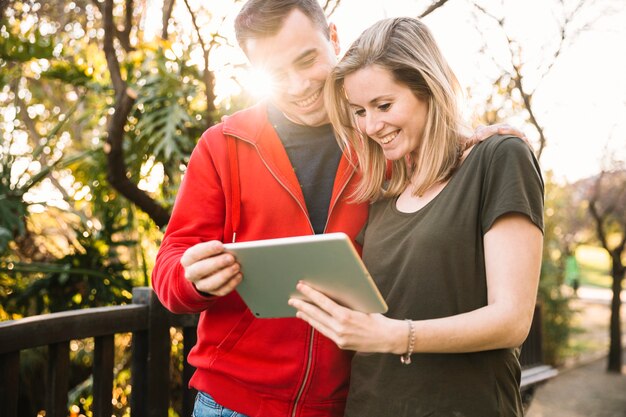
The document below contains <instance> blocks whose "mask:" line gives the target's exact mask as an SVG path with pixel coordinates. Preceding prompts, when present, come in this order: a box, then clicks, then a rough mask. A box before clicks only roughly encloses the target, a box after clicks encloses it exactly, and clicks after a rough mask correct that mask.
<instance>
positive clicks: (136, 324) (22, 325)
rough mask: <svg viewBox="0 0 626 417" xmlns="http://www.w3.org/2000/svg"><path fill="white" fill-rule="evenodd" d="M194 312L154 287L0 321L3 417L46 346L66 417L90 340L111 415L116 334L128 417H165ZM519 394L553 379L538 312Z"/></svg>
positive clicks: (58, 415) (186, 371)
mask: <svg viewBox="0 0 626 417" xmlns="http://www.w3.org/2000/svg"><path fill="white" fill-rule="evenodd" d="M197 321H198V318H197V316H195V315H175V314H172V313H170V312H168V311H167V310H166V309H165V308H164V307H163V306H162V305H161V303H160V302H159V300H158V299H157V297H156V295H155V294H154V292H153V291H152V289H151V288H147V287H138V288H135V289H134V290H133V304H130V305H124V306H111V307H100V308H90V309H83V310H74V311H67V312H61V313H52V314H44V315H40V316H34V317H27V318H24V319H21V320H13V321H5V322H0V378H2V379H1V381H2V382H1V384H0V417H16V416H18V415H19V414H18V413H19V410H18V394H19V374H20V352H21V351H23V350H26V349H31V348H35V347H40V346H47V348H48V368H47V372H46V387H47V388H46V392H45V410H46V417H67V415H68V414H69V413H68V404H67V403H68V392H69V388H70V387H69V386H68V382H69V365H70V356H69V352H70V342H71V341H73V340H80V339H85V338H90V337H93V338H94V341H95V349H94V358H93V370H92V374H93V398H94V402H93V405H92V410H93V417H110V416H111V414H112V411H113V410H112V403H111V400H112V388H113V369H114V365H115V364H114V349H115V346H114V336H115V335H116V334H120V333H132V343H131V349H132V360H131V384H132V393H131V396H130V407H131V413H132V415H133V416H149V417H167V415H168V408H169V406H170V396H171V394H172V393H170V348H171V338H170V327H177V328H181V329H182V332H183V338H184V343H183V345H184V355H185V358H187V354H188V353H189V349H190V348H191V347H192V346H193V345H194V344H195V342H196V325H197ZM520 361H521V363H522V367H523V372H522V390H523V392H524V393H525V397H526V398H528V397H529V395H530V396H532V392H533V391H534V388H535V386H536V385H537V384H538V383H541V382H544V381H545V380H546V379H549V378H551V377H552V376H554V375H555V374H556V371H555V370H554V369H553V368H551V367H549V366H546V365H544V364H543V361H542V356H541V311H540V309H539V308H537V309H536V310H535V317H534V319H533V326H532V328H531V331H530V335H529V337H528V339H527V340H526V342H524V345H523V348H522V354H521V358H520ZM192 373H193V368H192V367H191V366H190V365H188V364H187V361H186V360H185V361H184V366H183V374H182V378H181V379H182V388H181V389H182V390H183V392H182V393H180V394H181V395H182V407H181V409H180V410H176V411H177V412H178V413H179V415H181V416H191V411H192V409H193V402H194V398H195V392H193V390H189V389H187V383H188V381H189V379H190V378H191V375H192Z"/></svg>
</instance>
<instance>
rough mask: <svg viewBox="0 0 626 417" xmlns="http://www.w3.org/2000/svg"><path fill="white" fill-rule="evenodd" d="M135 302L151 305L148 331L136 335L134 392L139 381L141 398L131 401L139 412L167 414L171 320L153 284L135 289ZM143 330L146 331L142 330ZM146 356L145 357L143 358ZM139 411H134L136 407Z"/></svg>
mask: <svg viewBox="0 0 626 417" xmlns="http://www.w3.org/2000/svg"><path fill="white" fill-rule="evenodd" d="M133 303H139V304H147V305H148V332H147V334H141V333H140V334H138V335H133V339H134V338H135V336H138V337H137V340H136V341H135V340H133V370H132V374H133V375H136V377H135V378H133V395H132V396H131V397H135V383H137V382H139V381H140V380H142V382H141V383H139V384H138V385H139V387H138V388H139V390H138V391H140V392H139V393H138V394H139V395H138V398H134V400H133V401H132V405H131V407H133V408H132V409H131V412H132V413H133V414H134V415H138V416H149V417H167V415H168V409H169V404H170V396H169V390H170V347H171V340H170V322H169V314H168V311H167V310H166V309H165V307H163V306H162V305H161V302H160V301H159V299H158V298H157V296H156V294H155V293H154V291H152V288H149V287H136V288H134V289H133ZM142 333H143V332H142ZM144 358H145V359H144ZM134 407H138V409H137V410H138V411H137V412H135V411H136V410H135V408H134Z"/></svg>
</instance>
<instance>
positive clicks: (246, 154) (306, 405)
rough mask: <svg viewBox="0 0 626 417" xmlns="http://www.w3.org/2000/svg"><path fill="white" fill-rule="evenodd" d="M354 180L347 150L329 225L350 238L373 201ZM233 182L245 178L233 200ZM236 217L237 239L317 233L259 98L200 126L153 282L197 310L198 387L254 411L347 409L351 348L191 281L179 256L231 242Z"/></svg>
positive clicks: (302, 414) (270, 416)
mask: <svg viewBox="0 0 626 417" xmlns="http://www.w3.org/2000/svg"><path fill="white" fill-rule="evenodd" d="M227 136H231V137H233V138H235V139H236V140H235V141H232V142H231V143H233V144H236V161H233V160H230V161H229V159H233V153H232V151H231V152H230V153H229V151H228V149H227ZM234 163H235V165H233V164H234ZM236 164H238V168H237V165H236ZM233 166H234V167H236V168H235V170H234V171H233V169H232V167H233ZM233 172H235V173H237V172H238V174H239V181H238V182H237V181H236V180H235V181H233V179H232V178H231V173H233ZM357 181H358V175H357V174H356V170H355V168H354V166H353V164H351V163H350V162H349V161H348V160H347V159H346V158H345V157H342V159H341V162H340V163H339V168H338V170H337V175H336V177H335V183H334V186H333V191H332V197H331V203H330V208H329V214H328V220H327V224H326V230H325V231H326V232H339V231H341V232H344V233H346V234H348V235H349V236H350V237H352V239H354V237H355V236H356V234H357V233H358V232H359V230H360V229H361V227H362V225H363V224H364V223H365V219H366V217H367V205H366V204H355V203H352V202H350V201H349V200H348V196H349V195H350V193H351V192H352V190H353V189H354V187H355V185H356V183H357ZM233 184H235V186H236V185H237V184H239V186H240V192H239V193H237V192H236V193H235V199H234V201H235V205H234V206H233V204H232V203H233V194H232V186H233ZM238 196H240V198H241V201H240V203H239V204H237V201H236V200H237V197H238ZM233 213H235V219H234V221H233ZM237 213H238V214H239V215H237ZM237 218H239V219H240V220H239V221H237ZM233 223H234V224H235V225H237V224H239V227H238V229H237V241H247V240H257V239H271V238H279V237H288V236H298V235H310V234H312V233H313V228H312V226H311V223H310V221H309V217H308V213H307V209H306V204H305V201H304V197H303V195H302V191H301V189H300V186H299V183H298V180H297V178H296V175H295V173H294V170H293V168H292V166H291V163H290V162H289V158H288V156H287V153H286V151H285V149H284V147H283V146H282V143H281V142H280V139H279V138H278V136H277V134H276V132H275V131H274V129H273V128H272V126H271V124H270V123H269V122H268V120H267V109H266V107H265V105H263V104H259V105H257V106H254V107H252V108H250V109H247V110H244V111H241V112H238V113H236V114H234V115H233V116H231V117H228V118H227V119H226V120H225V121H224V122H223V123H220V124H218V125H216V126H213V127H212V128H210V129H208V130H207V131H206V132H205V133H204V134H203V135H202V137H201V139H200V141H199V142H198V144H197V146H196V148H195V149H194V151H193V153H192V156H191V159H190V161H189V165H188V168H187V171H186V173H185V177H184V179H183V182H182V184H181V187H180V190H179V193H178V196H177V200H176V204H175V206H174V211H173V213H172V218H171V220H170V222H169V225H168V226H167V231H166V233H165V236H164V238H163V243H162V245H161V248H160V250H159V253H158V255H157V259H156V265H155V268H154V271H153V274H152V283H153V286H154V289H155V291H156V293H157V295H158V297H159V299H160V300H161V302H162V303H163V304H164V305H165V306H166V307H167V308H168V309H169V310H171V311H173V312H175V313H198V312H200V313H201V314H200V322H199V324H198V341H197V344H196V345H195V346H194V347H193V349H192V350H191V352H190V354H189V358H188V360H189V363H190V364H191V365H193V366H195V367H196V372H195V373H194V375H193V377H192V379H191V383H190V385H191V386H192V387H194V388H195V389H197V390H199V391H203V392H206V393H208V394H210V395H211V396H213V397H214V398H215V400H216V401H217V402H218V403H220V404H222V405H223V406H225V407H227V408H230V409H233V410H236V411H238V412H241V413H244V414H246V415H249V416H251V417H252V416H264V417H281V416H285V417H287V416H290V417H291V416H293V417H296V416H297V417H313V416H320V417H321V416H342V415H343V410H344V405H345V398H346V395H347V389H348V381H349V375H350V360H351V356H352V355H351V353H350V352H346V351H341V350H340V349H339V348H337V346H336V345H335V344H334V343H333V342H331V341H330V340H329V339H327V338H326V337H324V336H323V335H321V334H319V333H318V332H316V331H314V330H313V329H312V328H311V327H310V326H309V325H308V324H306V323H305V322H303V321H302V320H299V319H295V318H284V319H258V318H255V317H254V316H253V315H252V313H251V312H250V310H248V308H247V307H246V305H245V303H244V302H243V301H242V300H241V298H240V297H239V295H238V294H237V293H236V292H233V293H231V294H229V295H227V296H225V297H206V296H204V295H202V294H201V293H199V292H198V291H197V290H196V289H195V287H194V286H193V285H192V284H191V283H190V282H188V281H187V280H185V278H184V270H183V268H182V267H181V265H180V258H181V256H182V254H183V253H184V252H185V250H186V249H188V248H189V247H191V246H193V245H195V244H197V243H200V242H205V241H209V240H220V241H231V240H232V235H233Z"/></svg>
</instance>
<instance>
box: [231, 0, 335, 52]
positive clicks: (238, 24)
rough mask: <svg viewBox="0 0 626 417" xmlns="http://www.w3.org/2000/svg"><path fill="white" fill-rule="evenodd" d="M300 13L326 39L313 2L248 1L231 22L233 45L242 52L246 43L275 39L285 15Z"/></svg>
mask: <svg viewBox="0 0 626 417" xmlns="http://www.w3.org/2000/svg"><path fill="white" fill-rule="evenodd" d="M294 9H298V10H300V11H301V12H302V13H304V15H305V16H306V17H308V18H309V19H311V22H313V24H314V25H316V26H317V27H318V28H319V29H320V31H321V32H322V33H323V34H324V36H326V38H327V39H330V31H329V29H328V22H327V21H326V15H325V14H324V10H322V7H321V6H320V4H319V3H318V1H317V0H249V1H248V2H247V3H246V4H244V6H243V8H242V9H241V11H240V12H239V14H238V15H237V18H236V19H235V34H236V36H237V42H238V43H239V46H240V47H241V49H243V51H244V52H246V53H247V51H246V41H247V40H248V39H257V38H263V37H266V36H272V35H275V34H276V33H278V32H279V31H280V28H281V27H282V25H283V22H284V20H285V18H286V17H287V15H289V13H291V12H292V11H293V10H294Z"/></svg>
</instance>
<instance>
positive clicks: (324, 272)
mask: <svg viewBox="0 0 626 417" xmlns="http://www.w3.org/2000/svg"><path fill="white" fill-rule="evenodd" d="M224 247H225V248H226V250H227V251H228V252H230V253H232V254H233V255H234V256H235V257H236V258H237V261H238V262H239V264H240V265H241V271H242V273H243V280H242V281H241V283H240V284H239V286H238V287H237V292H238V293H239V295H240V296H241V298H243V300H244V301H245V302H246V304H247V305H248V307H249V308H250V310H251V311H252V313H253V314H254V315H255V316H257V317H260V318H272V317H295V315H296V309H295V308H293V307H291V306H290V305H289V304H287V302H288V300H289V298H290V297H292V296H295V297H298V298H304V296H303V295H302V294H301V293H300V292H298V291H297V290H296V285H297V283H298V281H304V282H306V283H307V284H309V285H310V286H311V287H313V288H315V289H317V290H319V291H321V292H323V293H324V294H326V295H327V296H329V297H330V298H332V299H333V300H335V301H336V302H337V303H339V304H341V305H344V306H347V307H350V308H352V309H354V310H358V311H362V312H364V313H384V312H386V311H387V304H386V303H385V300H384V299H383V297H382V296H381V295H380V292H379V291H378V288H376V284H374V281H373V280H372V277H371V276H370V274H369V273H368V271H367V269H366V268H365V265H363V262H362V261H361V257H360V256H359V254H358V253H357V251H356V249H355V248H354V246H353V245H352V242H351V241H350V238H349V237H348V236H347V235H346V234H345V233H327V234H321V235H310V236H297V237H288V238H281V239H267V240H256V241H250V242H236V243H227V244H225V245H224Z"/></svg>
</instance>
